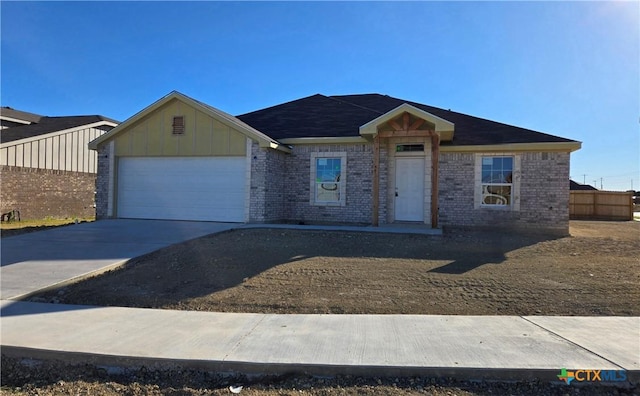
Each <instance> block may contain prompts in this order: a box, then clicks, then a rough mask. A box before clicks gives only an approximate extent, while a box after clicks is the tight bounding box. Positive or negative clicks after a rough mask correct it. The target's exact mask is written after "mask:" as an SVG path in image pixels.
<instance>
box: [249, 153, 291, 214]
mask: <svg viewBox="0 0 640 396" xmlns="http://www.w3.org/2000/svg"><path fill="white" fill-rule="evenodd" d="M286 157H287V154H286V153H283V152H281V151H277V150H272V149H269V148H264V147H262V148H261V147H260V146H259V145H258V143H256V142H253V143H252V144H251V185H250V194H249V201H250V202H249V221H250V222H254V223H269V222H278V221H283V220H284V219H285V216H284V197H285V191H286V190H285V189H286V187H285V180H286V177H285V170H286Z"/></svg>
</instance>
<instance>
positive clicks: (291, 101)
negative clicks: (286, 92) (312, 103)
mask: <svg viewBox="0 0 640 396" xmlns="http://www.w3.org/2000/svg"><path fill="white" fill-rule="evenodd" d="M315 96H321V97H323V98H327V99H330V98H331V97H330V96H326V95H323V94H321V93H315V94H313V95H309V96H305V97H303V98H298V99H293V100H289V101H287V102H284V103H278V104H275V105H272V106H269V107H265V108H262V109H258V110H253V111H249V112H247V113H242V114H238V115H236V116H234V117H244V116H246V115H249V114H253V113H257V112H260V111H264V110H269V109H273V108H276V107H280V106H284V105H288V104H290V103H293V102H298V101H302V100H305V99H309V98H313V97H315Z"/></svg>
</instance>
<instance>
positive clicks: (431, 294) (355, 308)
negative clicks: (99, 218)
mask: <svg viewBox="0 0 640 396" xmlns="http://www.w3.org/2000/svg"><path fill="white" fill-rule="evenodd" d="M571 234H572V236H571V237H565V238H557V239H549V238H546V237H544V236H541V235H523V234H515V233H502V232H496V231H492V232H489V231H469V230H447V231H446V232H445V235H444V236H423V235H401V234H378V233H353V232H326V231H300V230H283V229H246V230H236V231H231V232H226V233H222V234H215V235H210V236H206V237H202V238H199V239H195V240H192V241H188V242H185V243H181V244H177V245H173V246H170V247H167V248H165V249H162V250H159V251H156V252H154V253H151V254H148V255H145V256H142V257H139V258H136V259H134V260H132V261H130V262H129V263H128V264H126V265H125V266H123V267H121V268H119V269H117V270H114V271H111V272H108V273H106V274H103V275H100V276H97V277H94V278H91V279H87V280H85V281H83V282H81V283H78V284H75V285H72V286H69V287H66V288H64V289H61V290H54V291H52V292H49V293H47V294H45V295H41V296H36V297H34V298H32V300H33V301H50V302H59V303H66V304H90V305H112V306H128V307H149V308H164V309H180V310H195V311H221V312H258V313H325V314H347V313H348V314H445V315H590V316H594V315H595V316H597V315H606V316H609V315H622V316H629V315H631V316H637V315H640V288H639V287H638V285H639V284H640V260H639V253H638V252H640V222H590V221H572V222H571Z"/></svg>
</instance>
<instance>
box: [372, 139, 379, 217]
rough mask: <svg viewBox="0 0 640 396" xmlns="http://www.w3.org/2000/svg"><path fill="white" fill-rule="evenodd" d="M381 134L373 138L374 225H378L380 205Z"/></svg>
mask: <svg viewBox="0 0 640 396" xmlns="http://www.w3.org/2000/svg"><path fill="white" fill-rule="evenodd" d="M379 166H380V136H379V135H376V136H375V137H374V138H373V188H372V189H371V190H372V191H373V197H372V198H373V214H372V215H373V216H372V219H371V224H372V225H373V226H374V227H377V226H378V208H379V207H380V202H379V200H380V197H379V195H380V194H379V191H380V169H379Z"/></svg>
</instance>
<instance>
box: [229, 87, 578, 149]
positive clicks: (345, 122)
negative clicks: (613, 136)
mask: <svg viewBox="0 0 640 396" xmlns="http://www.w3.org/2000/svg"><path fill="white" fill-rule="evenodd" d="M404 103H407V104H410V105H412V106H414V107H416V108H418V109H420V110H423V111H426V112H428V113H430V114H433V115H434V116H437V117H440V118H442V119H444V120H447V121H450V122H452V123H453V124H454V125H455V135H454V138H453V141H452V142H443V143H442V145H443V146H445V145H449V146H467V145H496V144H512V143H572V142H575V143H578V142H576V141H574V140H571V139H565V138H562V137H558V136H553V135H549V134H546V133H541V132H536V131H532V130H529V129H525V128H520V127H516V126H512V125H507V124H503V123H499V122H495V121H490V120H486V119H483V118H478V117H473V116H470V115H466V114H462V113H457V112H454V111H450V110H444V109H440V108H437V107H433V106H427V105H424V104H421V103H416V102H411V101H407V100H402V99H398V98H394V97H391V96H387V95H380V94H363V95H337V96H324V95H320V94H316V95H312V96H309V97H306V98H302V99H298V100H294V101H291V102H287V103H283V104H280V105H277V106H273V107H268V108H266V109H262V110H257V111H254V112H251V113H246V114H243V115H239V116H238V118H239V119H241V120H242V121H244V122H245V123H247V124H249V125H251V126H252V127H254V128H256V129H258V130H260V131H262V132H264V133H265V134H267V135H269V136H271V137H273V138H274V139H278V140H280V139H290V138H306V137H356V136H359V128H360V127H361V126H362V125H365V124H366V123H367V122H369V121H371V120H372V119H374V118H377V117H379V116H380V115H382V114H385V113H387V112H389V111H391V110H393V109H395V108H397V107H399V106H401V105H402V104H404Z"/></svg>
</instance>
